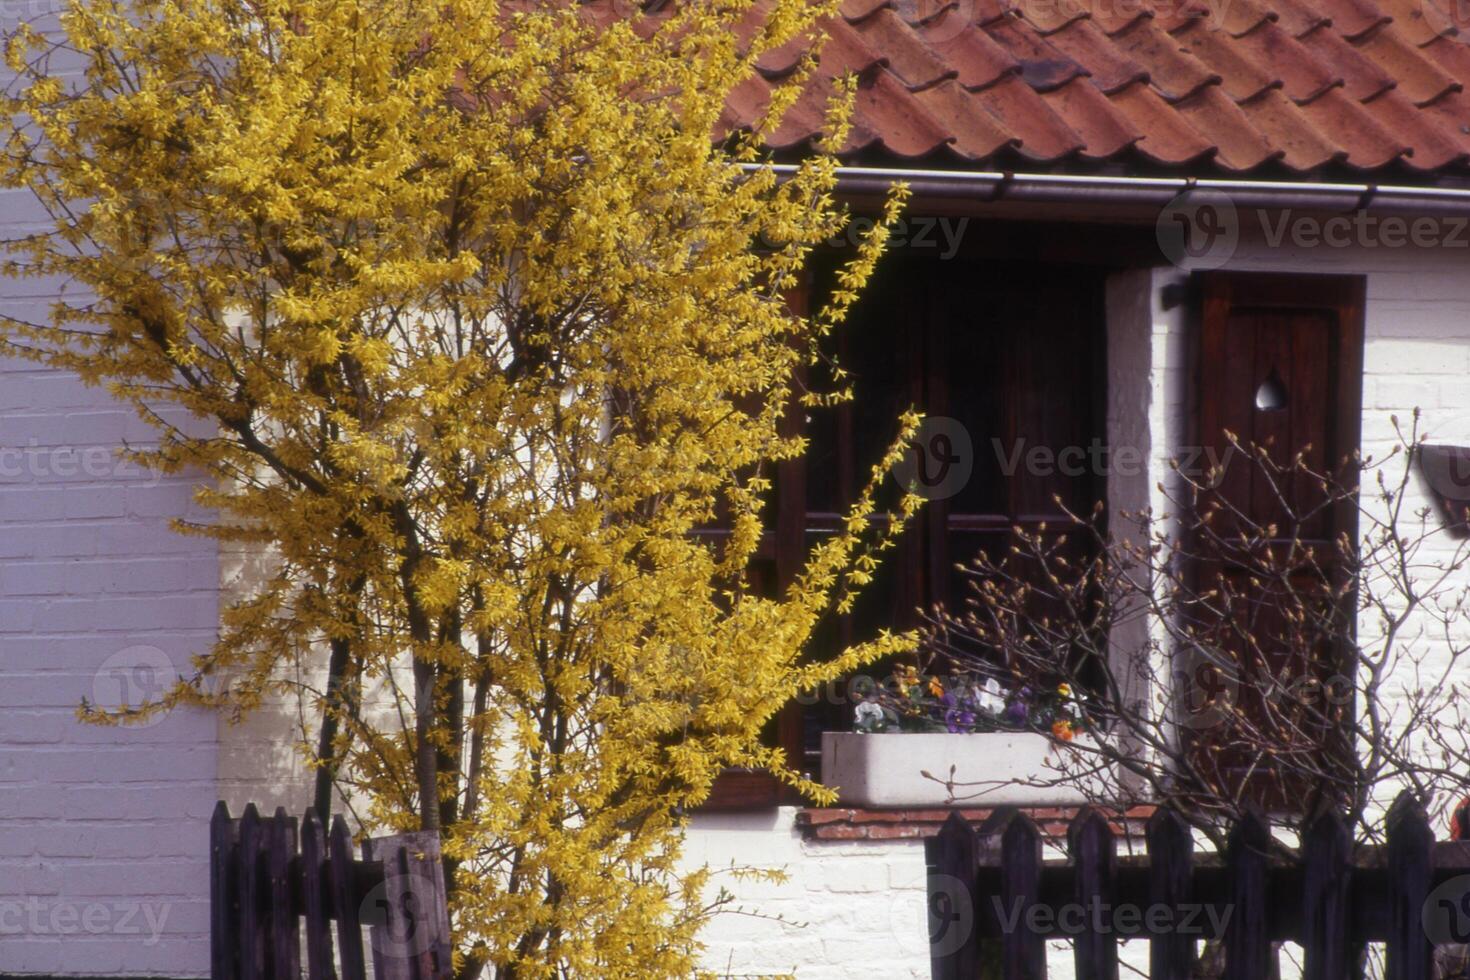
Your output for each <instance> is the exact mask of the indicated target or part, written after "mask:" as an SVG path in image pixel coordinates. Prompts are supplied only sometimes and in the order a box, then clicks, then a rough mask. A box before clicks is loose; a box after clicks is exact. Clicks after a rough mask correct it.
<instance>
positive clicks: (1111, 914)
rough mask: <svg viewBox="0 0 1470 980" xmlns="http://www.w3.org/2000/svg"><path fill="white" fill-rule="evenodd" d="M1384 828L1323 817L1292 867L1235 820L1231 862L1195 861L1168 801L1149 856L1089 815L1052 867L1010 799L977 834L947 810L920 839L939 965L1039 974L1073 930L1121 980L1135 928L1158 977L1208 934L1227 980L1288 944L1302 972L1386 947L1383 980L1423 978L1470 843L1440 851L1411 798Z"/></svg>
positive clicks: (1258, 828)
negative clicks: (1429, 916) (1442, 899)
mask: <svg viewBox="0 0 1470 980" xmlns="http://www.w3.org/2000/svg"><path fill="white" fill-rule="evenodd" d="M1386 830H1387V844H1386V846H1383V847H1356V848H1355V847H1354V843H1353V839H1352V836H1351V834H1350V833H1349V831H1348V829H1347V826H1346V825H1345V823H1344V822H1343V819H1342V817H1341V816H1340V815H1339V814H1337V813H1335V812H1333V811H1331V810H1323V811H1321V812H1320V813H1319V814H1318V815H1317V816H1316V817H1315V818H1314V819H1313V820H1311V821H1310V822H1309V824H1308V826H1307V828H1306V830H1305V831H1304V832H1303V834H1302V836H1301V841H1300V848H1299V850H1298V851H1297V852H1296V853H1295V855H1294V857H1293V858H1292V859H1291V860H1283V859H1281V858H1280V857H1279V856H1278V857H1273V856H1271V855H1270V854H1269V853H1268V844H1269V842H1270V840H1271V827H1270V824H1269V821H1268V820H1267V819H1266V818H1265V817H1264V816H1260V815H1255V816H1249V817H1247V818H1245V819H1243V820H1242V821H1240V822H1239V823H1237V824H1236V825H1235V826H1234V827H1233V828H1232V829H1231V833H1230V835H1229V844H1228V847H1227V849H1226V853H1225V854H1224V855H1223V856H1219V855H1213V854H1210V855H1206V854H1201V855H1199V856H1198V857H1196V855H1195V854H1194V850H1193V847H1194V839H1193V835H1192V834H1191V832H1190V829H1189V827H1188V826H1187V824H1186V823H1185V821H1184V820H1183V818H1181V817H1180V815H1179V814H1178V813H1177V812H1175V811H1173V810H1170V809H1166V808H1164V809H1160V810H1158V811H1157V812H1155V813H1154V815H1153V817H1152V818H1151V819H1150V820H1149V822H1148V825H1147V829H1146V831H1145V838H1146V850H1147V856H1146V857H1145V856H1143V855H1140V856H1138V857H1136V858H1131V857H1125V858H1122V859H1120V858H1119V856H1118V839H1117V836H1116V834H1115V832H1114V828H1113V826H1112V825H1111V824H1110V822H1109V821H1108V819H1107V818H1106V817H1105V816H1104V815H1103V814H1102V813H1100V812H1098V811H1096V810H1093V809H1090V808H1086V809H1083V810H1082V812H1080V813H1079V814H1078V815H1077V817H1076V819H1075V820H1074V821H1073V822H1072V824H1071V826H1070V829H1069V831H1068V834H1067V842H1066V848H1067V859H1066V861H1065V862H1062V861H1055V862H1047V861H1044V860H1043V857H1042V849H1043V841H1042V835H1041V833H1040V831H1039V830H1038V828H1037V826H1036V824H1035V823H1034V822H1032V821H1031V819H1029V818H1028V817H1027V816H1026V815H1025V814H1023V813H1021V812H1020V811H1018V810H1016V809H1015V808H1010V807H1007V808H1003V809H1000V810H997V811H996V812H995V813H994V814H992V815H991V817H990V818H989V819H988V820H987V821H986V822H985V823H984V824H982V825H981V827H980V828H979V830H978V831H977V830H975V829H974V828H973V827H971V825H970V824H969V823H968V822H967V821H965V820H964V819H963V818H962V817H960V816H959V815H958V814H952V815H951V816H950V818H949V820H948V822H947V823H946V824H945V825H944V827H943V828H942V829H941V831H940V833H939V834H938V835H937V836H936V837H934V838H931V839H930V840H928V841H926V842H925V844H926V849H925V853H926V858H927V861H928V865H929V878H928V888H929V895H928V899H929V924H930V936H929V939H930V954H931V965H932V974H933V977H934V980H977V978H980V977H982V976H984V977H993V976H996V973H995V972H994V970H995V964H996V961H997V958H998V962H999V966H1000V971H999V977H1000V978H1001V980H1041V978H1043V977H1045V976H1046V949H1045V942H1046V941H1047V940H1048V939H1071V940H1073V947H1074V948H1073V957H1074V960H1075V965H1076V975H1077V978H1078V980H1117V977H1118V940H1119V938H1130V937H1131V938H1137V939H1145V940H1148V941H1149V944H1150V949H1149V976H1150V977H1151V978H1152V980H1188V978H1189V977H1190V975H1191V970H1192V968H1193V965H1194V962H1195V957H1196V955H1197V943H1198V942H1199V941H1201V940H1205V939H1223V940H1224V942H1223V947H1224V952H1225V967H1224V970H1225V973H1224V976H1225V978H1226V980H1264V978H1266V977H1268V976H1270V975H1271V973H1270V970H1269V964H1270V958H1271V956H1272V955H1273V952H1272V951H1273V947H1272V944H1273V943H1276V942H1282V941H1292V942H1296V943H1299V944H1300V945H1301V947H1302V950H1303V952H1304V955H1305V973H1304V976H1305V978H1306V980H1347V978H1349V977H1351V976H1353V975H1354V973H1355V970H1354V967H1353V964H1354V962H1355V961H1356V959H1357V956H1358V953H1359V951H1360V950H1361V949H1362V948H1363V945H1364V944H1366V943H1382V944H1384V951H1385V957H1386V970H1387V972H1386V976H1387V978H1388V980H1430V978H1431V976H1432V970H1433V947H1432V946H1431V943H1430V939H1429V936H1428V933H1427V932H1426V930H1425V927H1424V925H1423V922H1422V919H1421V916H1422V914H1423V910H1424V908H1425V903H1426V900H1427V899H1428V898H1429V896H1430V893H1431V891H1433V890H1434V889H1435V887H1436V886H1438V885H1441V884H1444V883H1446V882H1448V881H1450V880H1451V879H1453V878H1455V877H1457V876H1460V875H1465V874H1467V873H1470V845H1467V844H1463V843H1438V844H1437V843H1436V842H1435V839H1434V831H1433V830H1432V829H1431V827H1430V824H1429V821H1428V818H1427V817H1426V815H1425V813H1424V810H1423V809H1422V808H1421V807H1420V806H1419V805H1418V804H1417V803H1416V802H1415V801H1414V800H1413V799H1412V798H1411V797H1410V796H1409V795H1408V794H1405V795H1404V796H1401V797H1400V798H1399V799H1398V801H1397V802H1396V803H1395V804H1394V806H1393V807H1392V809H1391V810H1390V811H1389V814H1388V817H1387V826H1386ZM1452 887H1455V886H1452ZM1125 909H1126V910H1128V912H1129V915H1128V920H1127V921H1125V919H1124V917H1123V914H1122V913H1123V910H1125ZM1135 913H1136V914H1135ZM1457 914H1470V910H1466V909H1459V910H1458V913H1457ZM1186 925H1187V926H1188V928H1186ZM1127 926H1134V927H1135V928H1129V929H1127V932H1128V933H1129V935H1128V936H1120V932H1121V931H1123V930H1124V927H1127ZM1461 941H1463V940H1461Z"/></svg>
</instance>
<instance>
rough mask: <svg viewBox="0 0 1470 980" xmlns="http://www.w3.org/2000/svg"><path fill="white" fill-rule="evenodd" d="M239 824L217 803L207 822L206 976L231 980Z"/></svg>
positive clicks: (235, 949)
mask: <svg viewBox="0 0 1470 980" xmlns="http://www.w3.org/2000/svg"><path fill="white" fill-rule="evenodd" d="M239 843H240V828H239V824H238V823H237V822H236V821H234V820H231V819H230V808H229V807H228V806H226V805H225V801H224V800H220V801H219V803H218V804H216V805H215V808H214V815H213V816H212V817H210V819H209V975H210V977H211V980H234V977H235V976H237V975H238V971H239V963H238V959H237V957H238V943H237V942H236V930H237V929H238V928H239V924H240V921H239V914H240V913H239V906H238V903H237V902H236V895H237V889H238V888H239V881H240V874H239V863H238V862H239V854H238V851H239Z"/></svg>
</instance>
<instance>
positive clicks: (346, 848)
mask: <svg viewBox="0 0 1470 980" xmlns="http://www.w3.org/2000/svg"><path fill="white" fill-rule="evenodd" d="M355 850H356V848H355V847H354V845H353V843H352V835H351V834H350V833H349V832H348V830H347V824H346V822H344V821H343V819H342V817H341V816H338V817H336V818H335V819H334V820H333V821H332V827H331V831H330V832H329V833H328V832H325V830H324V828H323V827H322V822H321V820H320V819H319V818H318V817H317V815H316V813H315V811H310V810H309V811H307V813H306V815H305V816H304V817H302V818H301V820H300V821H297V819H296V818H295V817H291V816H288V815H287V814H286V811H285V810H284V809H280V810H277V811H276V813H275V816H274V817H270V818H265V817H262V816H261V815H260V813H259V812H258V811H257V809H256V807H255V804H253V803H252V804H250V805H249V806H247V807H246V808H245V812H244V813H243V814H242V815H241V816H240V818H239V819H238V820H235V819H231V817H230V810H229V807H227V806H226V805H225V804H224V802H223V801H221V802H220V803H219V804H218V805H217V806H216V807H215V810H214V816H213V818H212V819H211V821H210V963H211V971H210V976H211V977H212V978H213V980H300V978H301V977H303V976H305V977H306V978H308V980H338V978H339V977H340V978H341V980H367V971H366V957H365V956H364V951H363V933H362V929H363V926H368V927H369V938H370V946H371V949H372V956H373V973H374V976H375V978H376V980H448V978H449V977H450V976H451V975H452V966H451V963H450V945H449V912H448V906H447V903H446V893H445V889H444V872H443V864H442V861H441V858H440V851H439V838H438V835H437V834H433V833H418V834H400V835H397V836H394V837H379V838H373V839H371V840H368V841H366V842H364V844H363V857H362V859H360V860H359V859H358V858H356V857H355V856H354V853H355ZM333 923H335V925H336V943H335V948H334V944H333V942H332V924H333ZM303 946H304V947H305V951H306V955H305V958H304V960H303V957H302V947H303ZM303 967H304V968H305V971H306V972H305V974H303V973H302V970H303Z"/></svg>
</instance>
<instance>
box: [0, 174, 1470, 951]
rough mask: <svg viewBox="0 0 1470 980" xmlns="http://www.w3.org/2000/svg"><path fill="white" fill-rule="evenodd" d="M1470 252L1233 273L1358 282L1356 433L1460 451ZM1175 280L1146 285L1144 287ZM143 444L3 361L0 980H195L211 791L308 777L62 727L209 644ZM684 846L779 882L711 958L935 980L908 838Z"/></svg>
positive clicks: (184, 495) (198, 732)
mask: <svg viewBox="0 0 1470 980" xmlns="http://www.w3.org/2000/svg"><path fill="white" fill-rule="evenodd" d="M26 221H27V216H26V214H25V206H24V202H20V201H17V200H15V199H8V200H7V199H0V226H3V228H4V229H5V231H6V233H9V232H11V231H13V230H14V229H16V228H19V227H23V226H24V225H25V222H26ZM1466 258H1467V256H1466V255H1464V254H1463V253H1462V252H1457V251H1453V250H1449V249H1446V250H1441V251H1410V250H1396V251H1395V250H1381V251H1378V252H1373V253H1371V254H1370V253H1365V252H1362V251H1347V250H1338V251H1334V250H1321V251H1318V252H1298V253H1291V252H1286V253H1276V254H1272V255H1269V256H1268V255H1267V254H1266V253H1265V252H1264V251H1263V250H1261V249H1260V248H1259V247H1258V246H1256V245H1253V244H1251V243H1249V242H1247V244H1246V245H1244V246H1243V247H1242V249H1241V251H1240V252H1239V253H1238V255H1237V258H1236V260H1235V263H1234V265H1235V266H1237V267H1240V268H1258V269H1274V270H1283V269H1295V270H1298V271H1303V272H1308V271H1349V272H1361V271H1367V272H1369V273H1370V280H1369V287H1368V299H1369V305H1368V313H1367V316H1368V323H1367V337H1368V347H1367V375H1366V378H1365V396H1364V403H1365V419H1364V438H1365V447H1366V448H1367V449H1368V450H1369V451H1381V450H1382V447H1383V444H1384V440H1385V439H1386V437H1387V435H1388V432H1387V428H1386V421H1385V420H1386V418H1387V416H1388V414H1389V413H1390V412H1394V411H1397V412H1399V413H1400V414H1401V415H1407V413H1408V411H1409V410H1411V409H1412V408H1413V407H1414V406H1416V405H1418V406H1421V407H1423V408H1424V409H1425V410H1426V412H1427V413H1428V414H1427V420H1428V424H1429V425H1430V426H1431V428H1432V429H1433V431H1434V432H1435V433H1436V434H1437V435H1442V436H1443V437H1445V438H1447V439H1451V440H1454V441H1459V442H1466V441H1470V380H1467V371H1470V343H1467V342H1470V276H1466V275H1465V274H1464V273H1465V268H1466ZM1174 276H1175V273H1174V272H1173V271H1172V270H1163V271H1162V272H1159V273H1157V274H1155V275H1152V276H1147V277H1141V278H1142V279H1143V280H1144V281H1146V282H1147V283H1148V287H1147V288H1149V289H1150V290H1157V289H1158V288H1159V286H1161V285H1162V284H1163V283H1165V282H1167V281H1169V280H1170V279H1172V278H1174ZM46 300H47V295H46V293H45V290H44V289H36V288H31V287H24V286H18V285H17V284H15V283H13V282H10V281H3V282H0V302H3V303H4V304H5V308H6V309H7V311H14V310H20V311H32V312H34V311H39V310H40V308H41V306H42V305H43V304H44V302H45V301H46ZM1146 308H1147V309H1151V310H1152V313H1151V314H1148V315H1151V316H1152V317H1153V321H1152V323H1151V325H1150V331H1151V335H1150V337H1148V338H1140V337H1135V338H1134V340H1135V341H1139V344H1138V346H1137V348H1136V349H1137V350H1150V351H1151V354H1150V356H1151V357H1152V359H1153V363H1152V371H1151V373H1148V372H1146V373H1145V374H1146V376H1147V377H1149V378H1150V380H1151V382H1152V383H1151V385H1150V389H1151V390H1150V394H1149V397H1148V398H1147V399H1144V400H1142V401H1140V402H1134V401H1132V400H1129V401H1128V405H1127V406H1125V407H1126V408H1127V410H1129V411H1146V412H1147V414H1148V417H1149V418H1150V420H1152V421H1151V426H1152V428H1154V429H1155V430H1157V429H1158V428H1159V427H1160V426H1163V427H1164V428H1165V430H1166V432H1167V431H1169V430H1170V425H1171V422H1177V421H1178V418H1179V411H1180V409H1179V405H1178V403H1177V401H1175V398H1176V397H1177V391H1178V385H1177V381H1178V374H1177V371H1178V364H1177V361H1175V360H1174V358H1175V356H1176V352H1177V350H1178V344H1177V339H1178V323H1177V322H1176V321H1177V318H1174V317H1171V316H1170V315H1168V314H1166V313H1165V312H1164V311H1162V310H1161V309H1160V308H1159V306H1158V304H1157V302H1153V303H1151V304H1148V305H1147V307H1146ZM1133 371H1134V373H1135V374H1136V373H1137V365H1134V368H1133ZM1115 380H1120V379H1115ZM1153 436H1154V438H1153V441H1152V447H1153V451H1154V453H1155V455H1156V456H1157V455H1159V454H1161V442H1162V441H1161V440H1160V439H1159V438H1158V437H1157V432H1154V433H1153ZM148 437H149V432H148V430H147V429H146V427H144V426H143V425H142V423H140V422H139V421H137V420H136V419H135V418H133V417H132V416H131V415H130V414H128V413H127V412H125V411H123V410H121V409H119V408H117V407H116V406H115V405H113V404H112V403H110V402H109V400H108V399H107V397H106V396H105V395H104V394H102V393H99V392H96V391H89V390H87V389H85V388H83V387H81V386H80V385H79V384H77V383H76V382H75V381H74V380H73V379H70V378H67V377H64V376H59V375H56V374H54V373H50V372H46V371H41V370H37V369H35V368H34V367H33V366H30V365H24V364H15V363H8V362H7V363H0V453H3V456H0V667H3V672H4V673H3V681H4V683H3V684H0V974H25V973H52V974H72V975H120V974H133V975H139V974H161V975H201V974H202V973H203V972H204V971H205V969H206V960H205V957H206V955H207V946H206V939H205V937H206V915H205V913H206V898H207V895H206V885H207V872H206V869H205V865H204V855H205V844H206V830H205V820H206V818H207V816H208V812H209V808H210V806H211V805H212V803H213V802H214V800H215V798H216V796H217V794H219V793H226V794H228V795H230V796H232V797H234V798H236V799H237V800H238V799H243V798H245V797H250V798H254V799H258V800H261V801H262V802H265V803H267V804H273V803H276V802H284V803H287V804H288V805H291V806H292V807H293V809H299V807H300V804H301V802H303V800H302V799H301V798H300V797H299V794H298V792H296V791H287V790H286V789H284V788H282V785H281V784H282V783H290V782H291V781H292V780H293V779H294V778H296V777H298V776H299V775H300V774H299V769H298V768H297V767H295V765H294V764H293V763H292V762H290V760H289V757H288V756H286V755H285V754H284V753H282V752H281V748H282V745H281V740H280V737H279V731H278V730H274V729H272V728H271V726H270V724H268V723H266V722H262V726H257V727H249V728H244V729H224V730H219V731H217V728H216V724H215V722H214V720H213V719H212V718H209V717H206V716H202V715H199V714H194V713H183V714H179V715H177V716H175V717H172V718H169V719H166V720H164V721H162V722H160V723H158V724H156V725H154V726H151V727H148V728H143V729H120V730H108V729H97V728H91V727H86V726H82V725H79V724H78V723H77V722H76V721H75V720H74V717H73V715H74V710H75V707H76V705H77V703H78V702H79V701H80V699H81V698H83V697H94V698H98V699H101V700H103V701H104V702H108V701H110V702H111V703H116V702H117V701H118V700H119V697H120V695H122V694H123V693H124V692H126V693H128V694H130V695H133V696H141V695H143V694H146V693H147V692H148V690H150V689H152V687H153V686H154V685H156V683H157V682H158V675H159V674H160V673H167V672H168V671H169V670H170V669H182V667H183V665H184V663H185V661H186V658H187V655H188V654H189V652H190V651H192V650H195V649H198V648H199V647H201V646H203V645H204V644H206V643H207V642H208V641H209V639H210V637H211V636H212V633H213V624H214V622H215V619H216V615H217V607H218V597H219V592H218V590H217V588H216V582H218V581H219V580H220V577H221V575H220V570H219V567H218V566H219V564H220V563H219V562H218V560H217V556H216V554H215V551H214V548H213V545H212V544H210V543H209V542H207V541H199V540H192V539H184V538H180V537H177V536H175V535H173V534H172V533H171V532H169V531H168V529H167V527H166V518H167V517H168V516H169V515H179V514H183V515H187V514H188V513H190V507H191V506H192V505H191V503H190V496H189V488H188V485H187V481H186V480H184V479H178V478H170V479H158V478H156V477H155V476H154V475H153V474H149V473H144V472H138V471H136V470H132V471H130V470H127V469H125V468H121V467H119V466H117V465H116V464H115V463H114V462H113V461H112V456H111V449H112V448H114V447H116V446H117V445H119V444H121V443H122V442H123V441H132V442H141V441H145V440H146V439H147V438H148ZM227 571H228V570H227ZM149 671H152V673H151V674H150V673H149ZM267 747H270V748H271V749H272V750H273V754H272V755H270V757H269V764H268V765H265V764H264V763H263V760H265V759H266V756H265V755H264V754H263V753H264V750H265V749H266V748H267ZM688 857H689V860H690V861H695V862H701V861H708V862H710V863H711V864H712V865H714V866H716V867H725V866H728V865H729V864H730V863H731V862H732V861H733V862H737V863H740V864H752V865H759V866H764V867H770V866H776V867H782V866H784V867H785V868H786V869H787V870H788V871H789V872H790V873H791V875H792V880H791V881H790V882H789V883H787V884H784V885H772V884H762V885H752V884H748V883H747V884H741V883H733V882H732V883H731V887H732V889H733V890H734V891H735V892H736V893H737V894H738V895H739V896H740V903H741V904H742V905H743V906H745V907H746V908H747V909H749V910H750V911H752V912H756V913H758V916H752V915H726V916H723V917H721V918H720V919H719V920H718V921H717V922H716V923H715V924H714V925H713V927H712V928H711V929H710V930H709V932H708V933H707V937H706V938H707V942H708V947H709V949H708V955H707V962H708V965H709V966H710V967H711V968H714V969H717V970H721V971H725V970H728V971H729V972H730V973H732V974H736V975H739V974H750V973H769V972H782V971H789V970H792V969H799V971H800V974H801V975H802V976H803V977H809V978H824V977H830V978H837V977H848V976H852V975H855V974H865V975H870V976H881V977H903V976H919V977H922V976H926V975H927V964H926V961H925V951H924V949H923V942H922V941H923V928H924V920H923V891H922V876H923V862H922V853H921V850H920V848H919V845H918V844H917V843H916V842H912V841H882V842H852V843H815V842H807V841H805V840H803V839H802V838H801V837H800V835H799V834H797V833H796V831H795V830H794V829H793V826H792V811H791V810H789V809H788V810H782V811H778V812H775V813H766V814H759V815H749V816H728V817H700V818H699V819H698V820H696V822H695V826H694V829H693V831H692V833H691V835H690V841H689V855H688ZM773 916H779V917H781V920H780V921H777V920H774V919H772V918H770V917H773Z"/></svg>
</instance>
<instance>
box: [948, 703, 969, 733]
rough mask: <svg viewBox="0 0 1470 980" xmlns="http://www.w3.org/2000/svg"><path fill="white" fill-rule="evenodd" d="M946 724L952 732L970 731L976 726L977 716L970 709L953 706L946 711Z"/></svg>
mask: <svg viewBox="0 0 1470 980" xmlns="http://www.w3.org/2000/svg"><path fill="white" fill-rule="evenodd" d="M944 724H945V726H946V727H947V728H949V730H950V731H951V732H968V731H969V730H970V729H971V728H973V727H975V716H974V715H973V714H971V713H970V712H968V711H961V710H960V709H958V708H951V709H949V710H948V711H946V712H945V713H944Z"/></svg>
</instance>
